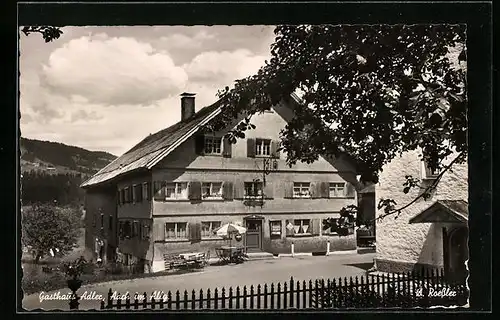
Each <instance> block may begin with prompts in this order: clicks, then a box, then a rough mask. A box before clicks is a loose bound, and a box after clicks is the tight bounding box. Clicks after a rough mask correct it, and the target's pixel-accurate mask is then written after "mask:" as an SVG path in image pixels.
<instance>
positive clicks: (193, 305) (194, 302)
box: [191, 289, 196, 310]
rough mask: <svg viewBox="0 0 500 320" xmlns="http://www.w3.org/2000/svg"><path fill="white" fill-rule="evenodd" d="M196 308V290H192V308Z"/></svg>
mask: <svg viewBox="0 0 500 320" xmlns="http://www.w3.org/2000/svg"><path fill="white" fill-rule="evenodd" d="M195 309H196V292H195V291H194V289H193V291H191V310H195Z"/></svg>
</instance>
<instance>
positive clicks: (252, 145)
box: [247, 138, 255, 158]
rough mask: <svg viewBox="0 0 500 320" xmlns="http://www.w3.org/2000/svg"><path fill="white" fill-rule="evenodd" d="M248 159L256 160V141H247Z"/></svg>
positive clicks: (250, 139)
mask: <svg viewBox="0 0 500 320" xmlns="http://www.w3.org/2000/svg"><path fill="white" fill-rule="evenodd" d="M247 157H249V158H255V139H252V138H248V139H247Z"/></svg>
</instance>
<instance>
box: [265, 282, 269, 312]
mask: <svg viewBox="0 0 500 320" xmlns="http://www.w3.org/2000/svg"><path fill="white" fill-rule="evenodd" d="M267 296H268V292H267V283H266V284H264V309H267Z"/></svg>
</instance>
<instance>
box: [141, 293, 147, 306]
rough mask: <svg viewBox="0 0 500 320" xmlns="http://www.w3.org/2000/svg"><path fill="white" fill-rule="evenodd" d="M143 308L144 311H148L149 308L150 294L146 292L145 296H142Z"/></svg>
mask: <svg viewBox="0 0 500 320" xmlns="http://www.w3.org/2000/svg"><path fill="white" fill-rule="evenodd" d="M142 298H143V299H142V308H143V309H146V308H147V307H148V294H147V293H146V292H144V294H143V295H142Z"/></svg>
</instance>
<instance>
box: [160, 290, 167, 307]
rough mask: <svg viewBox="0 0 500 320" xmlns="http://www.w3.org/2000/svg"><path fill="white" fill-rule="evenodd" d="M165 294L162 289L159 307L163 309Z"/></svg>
mask: <svg viewBox="0 0 500 320" xmlns="http://www.w3.org/2000/svg"><path fill="white" fill-rule="evenodd" d="M165 296H166V295H165V293H164V292H163V291H162V292H161V296H160V309H164V303H165Z"/></svg>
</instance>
